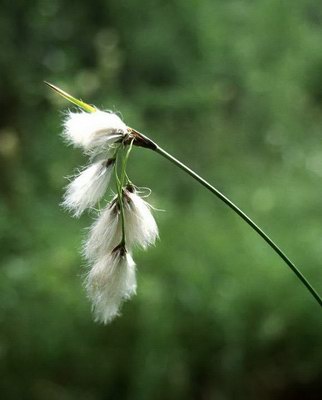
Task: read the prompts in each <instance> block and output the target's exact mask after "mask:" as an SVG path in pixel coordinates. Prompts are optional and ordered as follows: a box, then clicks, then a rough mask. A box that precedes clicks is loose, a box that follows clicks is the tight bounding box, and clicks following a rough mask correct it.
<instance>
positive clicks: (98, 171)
mask: <svg viewBox="0 0 322 400" xmlns="http://www.w3.org/2000/svg"><path fill="white" fill-rule="evenodd" d="M113 165H114V160H108V161H106V160H104V161H98V162H96V163H94V164H92V165H90V166H89V167H88V168H86V169H84V170H83V171H82V172H80V174H79V175H78V176H76V178H75V179H74V180H73V181H72V182H71V183H70V184H69V185H68V186H67V187H66V192H65V195H64V201H63V203H62V205H63V206H64V207H65V208H67V209H68V210H70V211H72V212H73V215H74V216H75V217H79V216H80V215H81V214H82V213H83V212H84V210H85V209H86V208H88V207H92V206H94V205H95V204H96V203H97V202H98V201H99V200H100V199H101V198H102V196H103V195H104V193H105V191H106V189H107V186H108V184H109V182H110V179H111V175H112V171H113Z"/></svg>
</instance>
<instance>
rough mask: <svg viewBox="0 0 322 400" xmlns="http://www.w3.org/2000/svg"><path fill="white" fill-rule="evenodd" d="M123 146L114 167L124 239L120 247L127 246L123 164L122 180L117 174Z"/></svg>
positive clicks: (118, 151)
mask: <svg viewBox="0 0 322 400" xmlns="http://www.w3.org/2000/svg"><path fill="white" fill-rule="evenodd" d="M121 146H122V144H121V145H120V146H119V148H118V150H117V152H116V162H115V166H114V172H115V181H116V190H117V197H118V199H119V206H120V213H121V229H122V239H121V243H120V246H125V217H124V204H123V193H122V188H123V182H122V176H123V163H122V171H121V179H120V178H119V176H118V173H117V167H118V161H119V156H120V150H121Z"/></svg>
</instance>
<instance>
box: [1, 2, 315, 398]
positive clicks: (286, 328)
mask: <svg viewBox="0 0 322 400" xmlns="http://www.w3.org/2000/svg"><path fill="white" fill-rule="evenodd" d="M0 37H1V52H0V60H1V64H0V65H1V75H0V84H1V90H0V169H1V172H0V190H1V200H0V228H1V229H0V246H1V253H0V254H1V269H0V393H1V399H4V400H11V399H12V400H16V399H17V400H18V399H19V400H24V399H26V400H27V399H28V400H29V399H32V400H43V399H46V400H74V399H77V400H109V399H122V400H123V399H131V400H147V399H154V400H168V399H171V400H172V399H173V400H174V399H175V400H179V399H196V400H199V399H200V400H212V399H214V400H226V399H227V400H230V399H238V400H239V399H247V400H257V399H259V398H260V399H262V400H270V399H277V400H278V399H304V398H305V399H320V398H321V395H322V379H321V378H322V372H321V367H322V345H321V343H322V341H321V339H322V333H321V332H322V330H321V329H322V324H321V309H320V308H319V307H318V305H317V303H316V302H315V301H314V299H312V298H311V297H310V295H309V294H308V292H307V291H306V290H305V289H304V288H303V287H302V286H301V285H300V284H299V282H298V281H297V279H296V277H295V276H294V275H293V273H292V272H291V271H290V270H288V268H287V267H286V266H285V265H284V264H283V262H282V261H281V260H280V259H279V258H278V257H277V256H276V255H275V254H274V253H273V252H272V251H271V249H270V248H269V247H268V246H267V245H266V244H265V243H264V242H263V241H262V240H261V239H260V238H259V237H258V236H257V235H256V234H255V233H254V232H253V231H252V230H251V229H250V228H249V227H248V226H247V225H246V224H245V223H244V222H243V221H241V220H240V219H239V218H238V217H237V216H236V215H234V214H233V213H232V212H231V211H230V210H229V209H228V208H227V207H226V206H224V205H223V204H222V203H221V202H220V201H219V200H217V199H216V198H214V197H213V196H211V194H209V193H208V192H206V191H205V190H204V189H203V188H202V187H201V186H200V185H198V184H197V183H194V182H193V181H192V179H191V178H190V177H189V176H186V175H185V174H184V173H183V172H182V171H180V170H178V169H176V168H174V167H173V166H171V165H170V164H169V163H168V162H167V161H166V160H163V159H162V158H161V157H160V156H158V155H156V154H153V153H152V152H150V151H148V150H144V149H139V148H138V149H135V150H134V151H133V152H132V155H131V159H130V164H129V174H130V176H131V178H132V180H133V181H134V182H135V183H136V184H137V185H140V186H148V187H150V188H151V189H152V190H153V194H152V195H151V197H150V201H151V202H152V203H153V204H154V206H155V207H157V208H159V209H162V210H165V211H159V212H156V218H157V220H158V223H159V227H160V236H161V239H160V241H159V242H158V244H157V246H156V247H155V248H151V249H149V251H148V252H141V251H138V252H136V253H135V260H136V262H137V265H138V294H137V296H136V297H135V298H134V299H133V300H132V301H131V302H128V303H126V304H125V305H124V307H123V315H122V317H121V318H118V319H117V320H115V321H114V322H113V323H112V324H110V325H108V326H102V325H98V324H95V323H94V322H93V320H92V316H91V312H90V305H89V303H88V301H87V299H86V295H85V293H84V290H83V288H82V274H83V273H84V271H85V266H84V262H83V261H82V259H81V257H80V255H79V248H80V244H81V242H82V240H83V238H84V232H85V231H84V229H85V227H86V226H88V225H89V224H90V223H91V220H92V216H84V217H82V218H81V219H80V220H73V219H72V218H70V216H69V215H67V213H65V212H64V211H63V210H62V209H61V208H60V207H59V202H60V199H61V196H62V193H63V187H64V185H65V184H66V180H65V178H64V177H66V176H68V175H70V174H71V173H72V172H73V171H74V170H75V168H76V167H77V166H79V165H82V164H84V163H85V158H84V157H83V156H82V154H81V153H80V152H79V151H77V150H74V149H72V148H67V147H66V146H65V145H64V144H63V142H62V140H61V138H60V135H59V133H60V131H61V123H62V119H63V116H64V112H65V111H66V110H67V108H70V105H69V104H67V103H66V102H65V101H64V100H62V99H60V98H58V96H57V95H55V94H54V93H53V92H50V90H49V89H48V88H47V87H46V86H45V85H44V84H43V80H48V81H50V82H52V83H54V84H57V85H58V86H60V87H62V88H63V89H65V90H67V91H70V92H71V93H72V94H74V95H75V96H76V97H80V98H82V99H84V100H85V101H87V102H89V103H92V104H95V105H97V106H99V107H102V108H105V109H111V110H114V111H120V112H121V114H122V116H123V118H124V120H125V121H126V123H127V124H129V125H131V126H134V127H136V128H137V129H138V130H141V131H142V132H145V133H147V134H148V135H149V136H151V138H153V139H154V140H156V141H157V142H158V143H159V144H160V145H161V146H163V147H165V148H166V149H167V150H168V151H170V152H172V153H173V154H174V155H176V156H177V157H178V158H179V159H181V160H183V161H184V162H186V163H187V164H188V165H190V166H191V167H192V168H193V169H195V170H196V171H198V172H199V173H200V174H202V175H203V176H204V177H205V178H207V179H208V180H209V181H210V182H212V183H214V184H215V186H216V187H218V188H219V189H220V190H222V191H223V192H224V193H225V194H227V195H228V196H229V197H230V198H231V199H232V200H233V201H235V202H236V203H237V204H238V205H239V206H240V207H241V208H242V209H243V210H245V211H246V212H247V213H248V214H249V215H250V216H251V217H253V218H254V219H255V221H256V222H258V223H259V225H260V226H261V227H263V228H264V230H266V231H267V232H268V233H269V234H270V235H271V236H272V237H273V238H274V239H275V240H276V242H277V243H279V244H280V245H281V247H282V248H283V249H284V250H285V251H286V253H287V254H288V255H289V256H290V257H291V259H293V260H294V261H295V262H296V263H297V264H298V265H299V266H300V268H301V270H302V271H303V273H304V274H305V275H306V276H307V277H308V279H309V280H310V281H311V282H312V283H313V284H314V286H315V287H316V289H317V290H318V291H319V292H320V293H321V292H322V269H321V267H322V260H321V258H322V201H321V199H322V132H321V130H322V3H321V2H320V1H318V0H315V1H313V0H298V1H295V2H288V1H281V0H257V1H256V2H254V1H249V0H229V1H220V0H199V1H198V0H171V1H166V0H150V1H143V0H136V1H122V0H97V1H95V2H89V1H81V0H80V1H78V2H68V1H62V0H34V1H29V2H28V1H23V0H20V1H9V0H2V1H1V13H0Z"/></svg>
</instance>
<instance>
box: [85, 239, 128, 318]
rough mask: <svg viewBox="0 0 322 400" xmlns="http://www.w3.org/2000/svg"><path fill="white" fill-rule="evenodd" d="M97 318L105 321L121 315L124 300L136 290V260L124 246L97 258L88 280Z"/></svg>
mask: <svg viewBox="0 0 322 400" xmlns="http://www.w3.org/2000/svg"><path fill="white" fill-rule="evenodd" d="M85 288H86V290H87V294H88V297H89V298H90V300H91V302H92V307H93V311H94V315H95V320H96V321H99V322H103V323H104V324H106V323H108V322H110V321H111V320H112V319H113V318H115V317H116V316H117V315H119V310H120V306H121V304H122V303H123V301H125V300H127V299H129V298H130V297H132V296H133V295H134V294H135V293H136V277H135V263H134V261H133V259H132V257H131V255H130V254H129V253H128V252H127V251H126V250H125V248H124V247H117V248H116V249H115V250H114V251H112V252H111V253H109V254H107V255H106V256H105V257H103V258H101V259H100V260H98V261H97V262H96V263H95V264H94V265H93V267H92V268H91V270H90V272H89V274H88V275H87V277H86V280H85Z"/></svg>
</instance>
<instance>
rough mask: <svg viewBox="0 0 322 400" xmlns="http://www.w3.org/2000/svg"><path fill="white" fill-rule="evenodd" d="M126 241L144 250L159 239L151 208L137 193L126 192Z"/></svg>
mask: <svg viewBox="0 0 322 400" xmlns="http://www.w3.org/2000/svg"><path fill="white" fill-rule="evenodd" d="M124 208H125V232H126V241H127V243H129V244H130V245H133V244H138V245H139V246H141V247H143V248H144V249H145V248H147V247H148V246H150V245H152V244H154V242H155V241H156V239H157V238H158V227H157V224H156V222H155V219H154V217H153V215H152V213H151V211H150V209H151V206H150V205H149V203H147V202H146V201H144V200H143V199H142V198H141V197H140V196H139V195H138V194H137V193H136V191H132V189H131V190H125V191H124Z"/></svg>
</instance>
